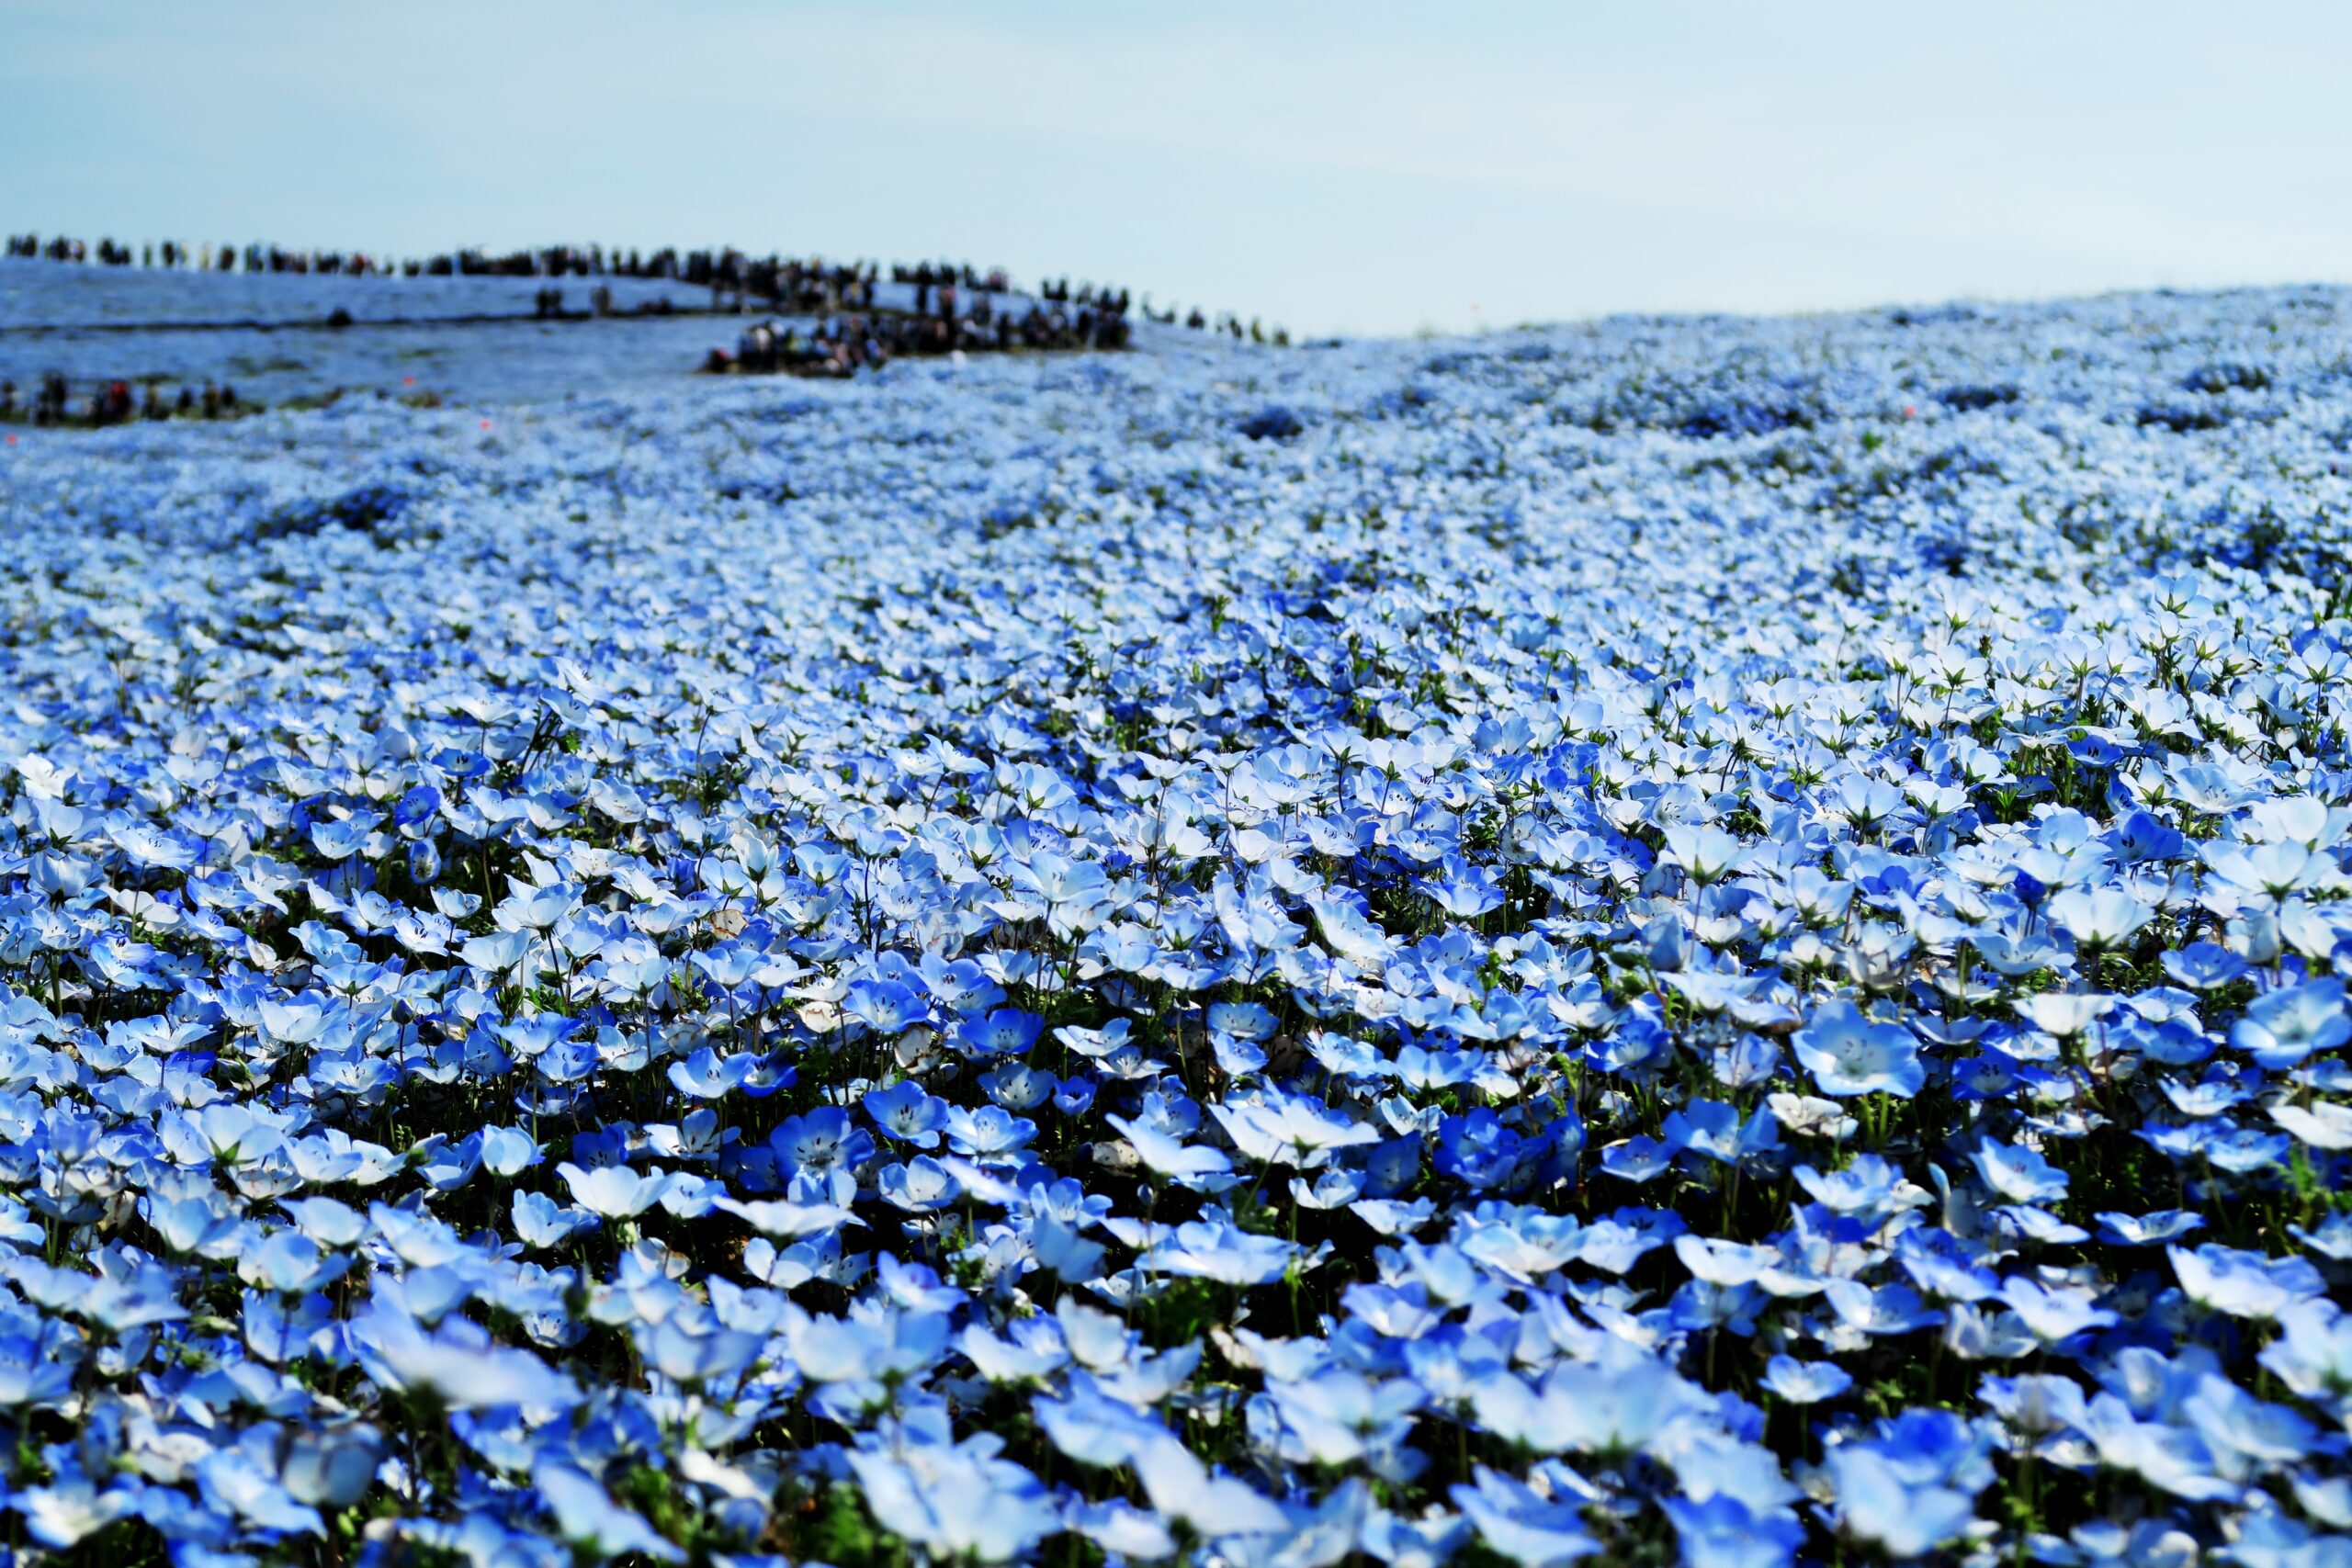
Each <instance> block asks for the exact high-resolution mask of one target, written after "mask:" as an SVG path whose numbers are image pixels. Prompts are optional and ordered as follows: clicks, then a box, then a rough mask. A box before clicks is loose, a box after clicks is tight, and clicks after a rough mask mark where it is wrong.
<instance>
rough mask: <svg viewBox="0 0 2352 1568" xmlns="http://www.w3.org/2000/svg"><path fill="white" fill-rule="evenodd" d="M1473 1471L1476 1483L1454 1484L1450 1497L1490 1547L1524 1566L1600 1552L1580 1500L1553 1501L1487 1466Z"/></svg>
mask: <svg viewBox="0 0 2352 1568" xmlns="http://www.w3.org/2000/svg"><path fill="white" fill-rule="evenodd" d="M1475 1474H1476V1478H1477V1483H1476V1485H1469V1484H1465V1483H1455V1484H1454V1486H1453V1489H1452V1495H1453V1504H1454V1506H1455V1507H1457V1508H1459V1509H1461V1510H1462V1516H1463V1517H1464V1518H1466V1519H1468V1520H1469V1521H1470V1522H1471V1524H1472V1525H1474V1526H1475V1527H1476V1529H1477V1531H1478V1539H1479V1540H1480V1541H1482V1542H1483V1543H1484V1544H1485V1545H1486V1546H1487V1549H1488V1550H1490V1551H1496V1552H1498V1553H1500V1554H1501V1555H1502V1556H1504V1557H1507V1558H1510V1560H1511V1561H1512V1562H1520V1563H1523V1564H1526V1568H1545V1565H1547V1564H1552V1563H1558V1562H1574V1561H1575V1560H1576V1559H1577V1558H1579V1557H1586V1556H1589V1555H1590V1554H1591V1553H1593V1552H1596V1551H1600V1542H1599V1541H1597V1540H1593V1538H1592V1537H1591V1536H1590V1535H1589V1534H1587V1533H1586V1529H1585V1524H1584V1519H1583V1514H1582V1506H1581V1504H1580V1502H1579V1501H1577V1500H1570V1499H1566V1498H1562V1499H1557V1500H1555V1499H1554V1498H1553V1497H1551V1496H1548V1495H1545V1494H1544V1493H1539V1492H1536V1491H1534V1490H1533V1489H1532V1488H1531V1487H1529V1486H1527V1485H1526V1484H1525V1483H1521V1482H1518V1481H1514V1480H1513V1479H1511V1478H1510V1476H1508V1475H1505V1474H1503V1473H1502V1472H1499V1471H1495V1470H1490V1469H1488V1468H1487V1467H1486V1466H1484V1465H1480V1466H1479V1467H1478V1468H1477V1469H1476V1472H1475Z"/></svg>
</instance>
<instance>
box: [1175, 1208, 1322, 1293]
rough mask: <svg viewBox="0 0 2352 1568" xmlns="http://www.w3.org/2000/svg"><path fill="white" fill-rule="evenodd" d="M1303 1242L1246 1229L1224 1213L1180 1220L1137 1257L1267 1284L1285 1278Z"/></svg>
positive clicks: (1199, 1274)
mask: <svg viewBox="0 0 2352 1568" xmlns="http://www.w3.org/2000/svg"><path fill="white" fill-rule="evenodd" d="M1297 1255H1298V1248H1297V1247H1294V1246H1293V1245H1291V1244H1290V1243H1289V1242H1286V1241H1283V1240H1282V1239H1281V1238H1280V1237H1277V1236H1267V1235H1253V1234H1252V1233H1250V1232H1248V1231H1245V1230H1243V1229H1241V1228H1240V1227H1239V1226H1238V1225H1236V1224H1234V1223H1233V1221H1232V1220H1231V1219H1230V1218H1229V1217H1227V1215H1224V1214H1222V1213H1218V1214H1212V1215H1211V1216H1210V1217H1208V1218H1206V1219H1202V1220H1194V1221H1189V1222H1187V1223H1185V1224H1181V1225H1178V1226H1176V1227H1175V1228H1174V1230H1172V1231H1171V1232H1170V1233H1169V1234H1168V1235H1167V1236H1166V1237H1165V1238H1164V1239H1161V1240H1159V1241H1157V1242H1155V1243H1154V1244H1153V1246H1152V1247H1151V1248H1150V1249H1149V1250H1148V1251H1147V1252H1146V1253H1144V1254H1143V1256H1142V1257H1140V1258H1137V1259H1136V1265H1137V1267H1139V1268H1142V1269H1148V1270H1151V1271H1153V1272H1157V1273H1162V1274H1187V1275H1192V1276H1194V1277H1196V1278H1199V1279H1204V1280H1222V1281H1224V1282H1225V1283H1227V1284H1228V1285H1262V1284H1265V1283H1267V1282H1269V1281H1270V1280H1278V1279H1280V1278H1282V1276H1283V1272H1284V1270H1286V1269H1289V1268H1290V1266H1291V1264H1292V1262H1293V1260H1294V1259H1295V1258H1296V1257H1297Z"/></svg>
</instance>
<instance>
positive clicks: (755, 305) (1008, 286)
mask: <svg viewBox="0 0 2352 1568" xmlns="http://www.w3.org/2000/svg"><path fill="white" fill-rule="evenodd" d="M5 240H6V254H7V255H9V256H11V257H23V258H39V259H45V260H50V261H62V262H95V263H96V264H98V265H105V266H131V265H139V266H151V267H152V266H157V265H161V266H165V267H177V268H187V269H192V270H195V271H199V272H246V273H285V274H294V275H298V276H308V275H325V276H348V277H453V276H455V277H543V278H552V279H560V278H565V277H583V278H611V277H628V278H642V279H657V280H658V279H666V280H670V281H674V282H678V283H683V284H685V285H687V286H689V287H694V288H703V287H707V288H709V289H710V291H711V308H712V309H713V310H729V309H731V310H736V311H739V312H740V311H745V310H753V309H757V310H767V311H774V312H777V313H782V314H790V315H820V314H828V313H831V312H837V311H843V310H854V311H869V312H870V311H872V310H874V309H875V299H874V288H875V285H876V282H877V281H878V280H879V279H880V277H881V276H882V272H881V268H880V267H879V266H878V265H876V264H874V263H872V262H859V263H828V262H825V261H823V260H821V259H817V258H809V259H806V260H803V259H798V258H787V257H786V256H783V255H780V254H769V255H766V256H754V255H752V254H750V253H748V252H744V251H741V250H737V249H736V248H734V247H733V246H720V247H718V248H716V249H708V250H694V249H685V250H681V249H679V248H677V247H675V246H668V245H665V246H663V247H662V248H661V249H659V250H654V251H645V250H642V249H639V248H635V247H624V246H620V245H613V246H609V247H607V246H605V245H546V246H541V247H538V248H537V249H532V250H518V251H507V252H503V253H492V252H488V251H483V250H481V249H479V248H472V249H467V250H459V251H444V252H439V253H436V254H429V255H418V256H407V257H394V256H391V255H390V254H372V253H369V252H367V251H330V250H299V249H288V248H287V247H285V246H282V245H269V244H260V243H254V244H247V245H243V246H240V245H238V244H236V243H233V242H223V243H220V244H218V245H214V244H198V245H189V244H187V243H184V242H181V241H176V240H165V241H163V242H162V243H160V244H158V243H144V244H141V245H139V246H138V247H136V248H134V247H132V246H130V245H128V244H122V243H117V242H116V241H114V240H112V239H107V238H102V239H100V240H98V241H96V243H87V242H85V241H81V240H76V239H71V238H68V237H66V236H63V235H52V236H51V237H50V238H48V239H46V240H44V239H42V238H41V237H40V235H39V234H35V233H27V234H11V235H7V236H5ZM889 277H890V281H891V282H893V283H898V284H907V285H912V286H913V287H914V288H915V290H916V303H915V311H914V313H915V314H916V315H919V316H921V315H928V314H929V313H930V310H931V299H930V296H931V294H932V291H933V290H953V291H955V292H956V293H957V294H959V295H964V296H980V295H990V294H994V295H1005V294H1011V293H1013V292H1015V288H1014V286H1013V283H1012V278H1011V277H1010V276H1009V275H1008V274H1007V273H1006V271H1005V269H1004V268H1002V267H991V268H989V270H987V271H985V272H983V271H981V270H980V269H978V268H977V267H975V266H973V265H971V264H970V263H969V262H952V261H949V262H929V261H926V262H918V263H913V264H905V263H900V264H894V265H892V266H891V267H890V269H889ZM1036 297H1037V299H1040V300H1042V301H1043V302H1045V303H1046V304H1047V305H1064V306H1078V307H1081V308H1090V309H1091V310H1093V311H1094V313H1095V314H1096V315H1098V316H1099V315H1101V314H1103V313H1104V312H1105V311H1108V312H1109V313H1110V314H1112V315H1114V316H1118V317H1125V316H1126V315H1127V314H1128V312H1129V298H1128V293H1127V291H1126V290H1125V288H1117V289H1113V288H1097V287H1094V286H1092V285H1088V284H1080V285H1078V286H1077V287H1076V288H1073V287H1072V286H1071V284H1070V280H1069V277H1068V276H1063V277H1060V278H1048V279H1046V281H1044V282H1043V283H1041V284H1040V285H1039V286H1038V287H1037V289H1036ZM590 304H591V308H592V310H594V313H595V314H597V315H610V314H613V313H614V308H613V303H612V294H611V291H610V289H609V288H604V287H603V286H602V285H599V287H598V288H597V289H596V290H592V292H591V295H590ZM643 309H644V308H643V307H642V306H640V307H639V310H640V311H642V310H643ZM537 310H538V313H539V314H541V315H560V314H561V306H560V295H557V296H547V295H544V294H543V295H542V297H541V301H540V303H539V304H538V306H537ZM657 313H658V312H657ZM1138 313H1139V314H1140V316H1141V318H1142V319H1143V320H1146V321H1157V322H1159V323H1161V324H1163V325H1167V326H1178V325H1182V326H1184V327H1187V328H1189V329H1191V330H1192V331H1194V332H1212V331H1213V332H1216V333H1222V334H1225V335H1228V336H1231V337H1232V338H1234V339H1235V340H1236V341H1240V340H1242V339H1245V338H1246V339H1248V340H1249V341H1250V342H1253V343H1271V344H1286V343H1288V342H1289V341H1290V340H1289V334H1288V333H1285V332H1284V331H1283V330H1282V329H1281V328H1279V327H1277V328H1274V329H1272V331H1271V332H1269V331H1267V330H1266V329H1264V328H1263V327H1261V325H1260V324H1259V323H1258V322H1257V321H1254V320H1252V321H1250V322H1248V323H1247V324H1246V325H1245V324H1244V322H1243V321H1242V320H1241V318H1240V317H1238V316H1237V315H1234V314H1231V313H1229V312H1227V313H1221V314H1219V315H1216V316H1215V317H1211V316H1210V315H1208V314H1207V313H1205V312H1204V311H1203V310H1200V309H1198V308H1197V307H1195V308H1193V309H1192V310H1187V311H1182V312H1180V311H1179V310H1178V309H1177V308H1176V307H1173V306H1170V307H1168V308H1167V309H1165V310H1159V311H1155V310H1152V309H1151V307H1150V304H1149V301H1148V300H1147V301H1146V302H1145V304H1144V306H1143V307H1142V309H1141V310H1140V311H1139V312H1138Z"/></svg>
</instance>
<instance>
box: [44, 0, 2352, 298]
mask: <svg viewBox="0 0 2352 1568" xmlns="http://www.w3.org/2000/svg"><path fill="white" fill-rule="evenodd" d="M2347 59H2352V6H2340V5H2320V4H2286V3H2279V4H2266V5H2263V6H2226V7H2225V6H2211V5H2204V6H2188V5H2171V4H2162V3H2141V4H2132V5H2120V4H2066V5H2051V4H2036V5H2010V4H2001V3H1987V0H1974V3H1972V4H1971V5H1969V6H1965V7H1956V6H1955V7H1927V6H1885V5H1877V6H1862V5H1835V6H1832V5H1810V4H1803V3H1776V4H1771V5H1753V4H1736V5H1735V4H1713V3H1708V4H1701V3H1675V0H1653V3H1645V4H1641V5H1631V6H1598V5H1591V6H1588V5H1571V4H1564V3H1556V0H1555V3H1552V4H1521V3H1515V0H1464V3H1463V4H1459V5H1452V6H1430V5H1427V4H1419V5H1409V6H1408V5H1389V4H1384V3H1379V0H1361V3H1357V4H1349V5H1340V4H1319V3H1311V0H1301V3H1297V4H1284V3H1282V0H1255V3H1250V4H1228V3H1227V0H1192V3H1189V4H1186V5H1183V6H1174V5H1160V4H1122V3H1117V0H1091V3H1087V4H1078V3H1070V4H1057V3H1011V0H1008V3H1006V4H1001V5H994V6H981V5H977V4H964V5H914V4H908V5H899V4H891V3H888V0H861V3H858V4H854V5H800V4H789V3H768V4H748V3H742V4H727V3H718V0H713V3H709V4H685V5H664V4H659V3H654V0H639V3H637V4H632V5H620V4H608V3H606V0H568V3H566V4H563V5H560V6H557V5H545V4H536V3H534V4H502V3H499V0H472V3H469V4H462V5H459V4H444V3H441V0H401V3H399V4H395V5H385V6H340V5H332V6H318V5H295V4H280V3H247V0H213V3H209V4H206V5H203V6H188V5H187V4H185V0H180V3H176V4H168V5H167V4H160V3H149V0H107V3H106V4H89V3H87V0H7V3H6V4H5V5H0V104H6V106H7V109H6V114H7V119H8V122H9V125H10V128H11V134H10V135H9V137H8V139H7V141H6V149H7V151H6V152H5V154H0V227H5V228H7V229H10V230H15V231H22V230H26V229H36V230H39V231H44V232H48V231H61V230H62V231H66V232H69V233H75V234H81V235H85V236H95V235H96V234H97V233H100V232H109V233H113V234H116V235H118V236H119V237H124V238H161V237H164V236H166V235H172V236H177V237H182V238H188V239H199V238H209V239H213V240H216V241H217V240H220V239H223V238H235V239H237V240H239V241H243V240H247V239H252V238H264V239H270V240H277V241H280V242H282V243H289V244H311V243H315V244H322V245H334V246H338V247H358V248H368V249H378V250H390V251H394V252H406V251H413V250H423V249H437V248H447V247H450V246H454V245H458V244H465V243H481V244H486V245H492V246H499V245H508V244H526V243H544V242H546V241H548V240H551V239H559V238H574V239H579V240H582V241H586V240H599V241H603V242H605V243H634V244H653V243H680V244H691V243H722V242H728V241H731V242H733V243H739V244H742V245H745V246H747V247H751V248H756V249H763V250H764V249H770V248H780V249H786V250H792V251H797V252H803V253H806V252H822V253H825V254H872V255H877V256H884V257H908V258H911V257H915V256H918V255H925V254H929V255H952V256H956V257H959V258H968V259H971V260H973V261H976V262H979V263H981V264H983V265H988V264H993V263H1001V264H1003V265H1008V266H1010V267H1012V269H1013V270H1014V271H1015V272H1016V273H1018V274H1020V275H1022V276H1036V275H1038V274H1040V273H1043V272H1053V273H1060V272H1069V273H1070V274H1072V275H1074V276H1083V277H1093V278H1108V279H1116V280H1119V281H1123V282H1126V283H1128V284H1129V285H1130V286H1132V287H1133V288H1136V289H1137V290H1138V291H1149V292H1151V293H1152V294H1153V295H1154V297H1155V298H1156V299H1161V300H1170V299H1173V300H1181V301H1184V302H1187V303H1191V302H1200V303H1204V304H1206V305H1208V306H1210V307H1212V308H1215V307H1227V306H1229V307H1234V308H1238V309H1240V310H1243V311H1245V312H1254V313H1261V314H1263V315H1264V316H1266V317H1267V319H1269V320H1270V321H1275V320H1279V321H1285V322H1287V323H1289V324H1290V325H1291V326H1293V327H1294V328H1295V329H1297V330H1300V331H1303V332H1328V331H1359V332H1411V331H1414V330H1417V329H1420V328H1424V327H1435V328H1440V329H1449V330H1450V329H1459V328H1464V327H1471V326H1476V325H1481V324H1487V325H1508V324H1512V323H1515V322H1519V321H1532V320H1551V319H1561V318H1569V317H1580V316H1589V315H1596V314H1602V313H1607V312H1611V311H1616V310H1798V309H1811V308H1820V307H1833V306H1839V305H1851V304H1870V303H1879V302H1885V301H1890V300H1919V299H1942V298H1947V297H1951V296H1955V295H1992V296H2020V295H2039V294H2052V293H2080V292H2088V291H2096V290H2100V289H2106V288H2130V287H2143V286H2149V285H2158V284H2170V285H2178V286H2196V285H2211V284H2226V283H2249V282H2274V281H2286V280H2314V279H2341V278H2345V277H2346V276H2352V160H2347V158H2346V152H2347V150H2352V95H2347V94H2346V92H2345V91H2344V90H2343V88H2342V85H2341V83H2340V74H2341V70H2342V64H2343V62H2345V61H2346V60H2347Z"/></svg>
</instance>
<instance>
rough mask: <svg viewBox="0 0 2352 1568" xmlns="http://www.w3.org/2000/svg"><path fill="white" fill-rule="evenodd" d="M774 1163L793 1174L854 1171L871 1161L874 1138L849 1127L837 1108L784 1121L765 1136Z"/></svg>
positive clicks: (822, 1108) (845, 1115)
mask: <svg viewBox="0 0 2352 1568" xmlns="http://www.w3.org/2000/svg"><path fill="white" fill-rule="evenodd" d="M768 1145H769V1146H770V1147H771V1148H773V1149H774V1150H775V1157H776V1160H777V1163H778V1164H780V1165H782V1166H783V1167H784V1168H785V1169H786V1171H787V1172H789V1173H794V1174H799V1173H803V1172H806V1173H812V1174H816V1175H825V1174H828V1173H831V1172H832V1171H836V1170H854V1169H855V1168H858V1167H859V1166H862V1165H864V1164H865V1162H866V1161H868V1160H870V1159H872V1158H873V1157H874V1148H875V1145H874V1134H871V1133H868V1132H867V1131H865V1129H864V1128H863V1127H858V1126H854V1125H853V1124H852V1123H851V1122H850V1119H849V1113H848V1112H847V1111H843V1110H842V1109H841V1107H839V1106H836V1105H820V1106H819V1107H817V1108H816V1109H815V1110H813V1111H809V1112H808V1113H807V1114H806V1115H803V1116H792V1117H787V1118H786V1119H785V1120H784V1121H783V1122H779V1123H777V1125H776V1129H775V1132H773V1133H771V1134H768Z"/></svg>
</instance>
